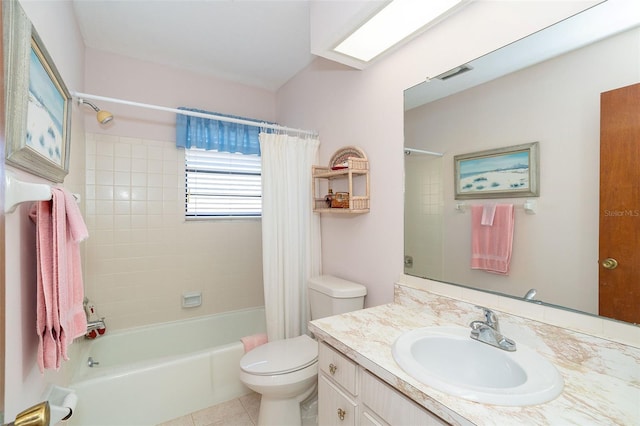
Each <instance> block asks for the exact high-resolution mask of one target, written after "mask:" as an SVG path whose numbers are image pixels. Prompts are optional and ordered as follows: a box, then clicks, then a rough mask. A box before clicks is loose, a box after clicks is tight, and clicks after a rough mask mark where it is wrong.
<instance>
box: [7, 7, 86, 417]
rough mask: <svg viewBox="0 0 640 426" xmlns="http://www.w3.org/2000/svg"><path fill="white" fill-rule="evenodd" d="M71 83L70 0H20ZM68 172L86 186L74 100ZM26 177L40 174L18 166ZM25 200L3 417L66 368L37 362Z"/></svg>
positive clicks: (77, 45)
mask: <svg viewBox="0 0 640 426" xmlns="http://www.w3.org/2000/svg"><path fill="white" fill-rule="evenodd" d="M20 3H21V4H22V5H23V8H24V10H25V12H26V13H27V15H28V17H29V18H30V19H31V22H32V23H33V25H34V27H35V28H36V30H37V31H38V34H39V35H40V37H41V39H42V40H43V42H44V45H45V47H46V49H47V51H48V52H49V54H50V55H51V57H52V59H53V61H54V63H55V65H56V67H57V68H58V71H59V72H60V75H61V77H62V79H63V80H64V82H65V84H66V85H67V87H68V88H69V89H74V88H77V87H82V86H83V85H84V45H83V42H82V38H81V37H80V32H79V30H78V27H77V26H76V23H75V16H74V14H73V10H72V8H71V4H70V3H69V2H37V1H21V2H20ZM71 125H72V128H71V148H70V167H69V168H70V173H69V175H68V176H67V177H66V179H65V182H64V186H65V187H66V188H68V189H69V190H70V191H72V192H82V191H83V188H84V124H83V121H82V118H81V116H80V115H79V113H78V109H77V108H76V107H75V106H74V108H73V113H72V118H71ZM17 174H18V175H19V176H20V178H22V179H24V180H26V181H34V182H43V181H44V180H43V179H41V178H38V177H36V176H33V175H30V174H29V173H26V172H22V171H17ZM28 207H29V206H28V203H25V204H23V205H22V206H20V207H19V208H18V209H17V210H16V212H14V213H11V214H8V215H6V222H5V227H6V239H5V245H6V247H5V253H6V259H5V263H6V271H5V273H6V277H5V282H6V289H5V291H6V318H5V321H6V342H5V348H6V352H5V389H6V391H5V418H6V419H13V418H14V417H15V415H16V414H17V413H19V412H20V411H22V410H24V409H26V408H28V407H30V406H31V405H33V404H35V403H37V402H40V401H41V396H42V392H43V391H44V389H45V387H46V385H47V384H48V383H64V382H65V381H66V380H67V377H68V374H69V370H66V369H64V368H63V369H62V370H61V371H60V372H51V371H49V372H47V373H46V374H45V375H41V374H40V371H39V370H38V367H37V364H36V351H37V345H38V340H37V336H36V326H35V319H36V316H35V300H36V293H35V289H36V285H35V283H36V275H35V274H36V269H35V268H36V266H35V265H36V264H35V262H36V253H35V227H34V225H33V222H31V220H30V219H29V217H28V214H29V212H28V210H29V209H28Z"/></svg>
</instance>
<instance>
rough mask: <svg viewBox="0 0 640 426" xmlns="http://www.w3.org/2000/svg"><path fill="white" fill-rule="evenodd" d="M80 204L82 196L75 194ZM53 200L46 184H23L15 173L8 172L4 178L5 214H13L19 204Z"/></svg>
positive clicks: (49, 188)
mask: <svg viewBox="0 0 640 426" xmlns="http://www.w3.org/2000/svg"><path fill="white" fill-rule="evenodd" d="M73 198H75V199H76V201H77V202H80V194H73ZM50 199H51V186H50V185H48V184H46V183H32V182H23V181H21V180H19V179H18V178H16V176H15V174H13V172H11V171H9V170H6V171H5V176H4V212H5V213H13V211H14V210H15V209H16V207H17V206H18V204H20V203H24V202H27V201H46V200H50Z"/></svg>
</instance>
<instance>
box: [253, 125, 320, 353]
mask: <svg viewBox="0 0 640 426" xmlns="http://www.w3.org/2000/svg"><path fill="white" fill-rule="evenodd" d="M319 145H320V141H319V140H318V139H317V137H306V138H302V137H298V136H291V135H286V134H276V133H261V134H260V150H261V152H262V253H263V254H262V262H263V279H264V298H265V312H266V318H267V335H268V337H269V340H270V341H271V340H280V339H285V338H289V337H296V336H300V335H301V334H304V333H306V332H307V321H309V319H310V314H309V302H308V298H307V280H308V278H309V277H311V276H315V275H319V274H320V269H321V254H320V248H321V247H320V218H319V216H318V215H317V214H314V213H313V209H312V204H313V200H312V198H313V194H312V179H311V166H312V165H313V164H316V163H317V156H318V146H319Z"/></svg>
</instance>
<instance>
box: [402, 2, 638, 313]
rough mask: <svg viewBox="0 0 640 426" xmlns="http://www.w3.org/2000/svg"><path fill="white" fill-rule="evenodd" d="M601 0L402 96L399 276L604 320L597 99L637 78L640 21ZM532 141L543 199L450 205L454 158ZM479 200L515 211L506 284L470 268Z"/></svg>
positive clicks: (504, 277)
mask: <svg viewBox="0 0 640 426" xmlns="http://www.w3.org/2000/svg"><path fill="white" fill-rule="evenodd" d="M607 3H609V2H605V3H602V4H600V5H597V6H595V7H593V8H591V9H589V10H586V11H585V12H582V13H581V14H578V15H576V16H574V17H572V18H570V19H567V20H565V21H563V22H560V23H558V24H556V25H554V26H552V27H549V28H547V29H545V30H543V31H540V32H538V33H536V34H533V35H532V36H529V37H527V38H525V39H522V40H520V41H518V42H516V43H513V44H511V45H509V46H506V47H504V48H502V49H499V50H497V51H495V52H493V53H490V54H488V55H486V56H484V57H481V58H479V59H477V60H475V61H473V62H471V63H468V64H463V65H461V66H460V67H458V68H456V69H454V70H452V71H451V72H449V73H444V74H443V75H441V76H438V77H434V78H432V79H430V80H428V81H426V82H424V83H422V84H420V85H418V86H416V87H412V88H410V89H408V90H407V91H406V92H405V273H406V274H408V275H413V276H418V277H423V278H430V279H435V280H438V281H443V282H447V283H451V284H459V285H464V286H467V287H472V288H477V289H481V290H486V291H491V292H496V293H500V294H506V295H510V296H514V297H524V296H525V294H527V292H528V291H529V290H530V289H536V291H537V293H536V295H535V296H532V299H533V300H534V301H537V302H538V303H549V304H552V305H558V306H563V307H567V308H570V309H574V310H578V311H582V312H585V313H589V314H594V315H598V314H599V300H598V299H599V281H598V275H599V269H600V263H599V251H598V250H599V249H598V247H599V246H598V244H599V243H598V240H599V238H598V236H599V231H598V229H599V220H600V219H599V215H600V208H599V189H600V188H599V185H600V183H599V182H600V179H599V170H600V117H601V111H600V101H601V93H603V92H607V91H611V90H613V89H617V88H620V87H624V86H629V85H632V84H634V83H638V82H639V81H640V27H639V25H640V17H638V16H630V15H632V14H629V13H625V11H624V10H622V11H621V10H620V9H617V10H616V8H615V7H610V6H615V5H607ZM610 13H613V14H614V16H610V15H608V14H610ZM532 142H538V143H539V186H540V195H539V197H529V198H509V199H497V200H496V199H486V200H483V199H478V200H456V199H455V197H454V156H456V155H461V154H467V153H473V152H477V151H484V150H490V149H498V148H505V147H509V146H515V145H522V144H528V143H532ZM636 152H637V151H636ZM638 167H640V164H638ZM638 185H640V182H639V183H638ZM631 202H632V205H633V207H631V208H629V210H628V211H631V212H633V211H640V200H638V199H636V200H632V201H631ZM485 203H512V204H514V206H515V218H514V221H515V226H514V232H513V248H512V257H511V264H510V272H509V274H508V275H498V274H492V273H488V272H486V271H481V270H475V269H471V267H470V257H471V219H470V216H471V212H470V210H471V207H472V205H475V204H483V205H486V204H485ZM633 203H635V204H633ZM525 204H526V207H532V209H525ZM636 209H637V210H636ZM625 211H627V210H625ZM532 213H535V214H532ZM637 220H638V221H640V218H638V219H637ZM634 282H640V277H636V278H635V281H634ZM638 293H640V290H638ZM530 296H531V294H530ZM621 297H624V295H621ZM636 306H638V305H636ZM637 309H638V311H640V306H638V308H637ZM639 315H640V312H639ZM607 316H608V317H612V318H615V315H607ZM617 319H620V318H617ZM627 321H629V320H627ZM631 321H632V322H639V321H633V320H631Z"/></svg>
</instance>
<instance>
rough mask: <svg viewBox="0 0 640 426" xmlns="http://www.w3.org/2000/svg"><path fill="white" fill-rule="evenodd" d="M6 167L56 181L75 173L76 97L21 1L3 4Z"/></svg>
mask: <svg viewBox="0 0 640 426" xmlns="http://www.w3.org/2000/svg"><path fill="white" fill-rule="evenodd" d="M2 7H3V20H4V22H3V27H4V35H3V40H4V51H5V58H4V59H5V80H6V110H7V115H6V120H7V121H6V138H7V140H6V153H5V158H6V163H7V164H9V165H11V166H14V167H17V168H19V169H22V170H25V171H27V172H29V173H32V174H34V175H37V176H40V177H43V178H45V179H48V180H50V181H53V182H63V181H64V178H65V176H66V175H67V174H68V173H69V146H70V138H71V102H72V100H71V95H70V93H69V90H68V89H67V87H66V85H65V84H64V81H63V80H62V77H61V76H60V73H59V71H58V69H57V68H56V66H55V64H54V62H53V60H52V59H51V56H50V55H49V53H48V52H47V50H46V48H45V46H44V43H43V42H42V39H41V38H40V36H39V35H38V33H37V31H36V30H35V28H34V27H33V25H32V24H31V21H30V20H29V18H28V17H27V15H26V14H25V12H24V10H23V9H22V7H21V6H20V4H19V3H18V2H17V1H3V2H2Z"/></svg>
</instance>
